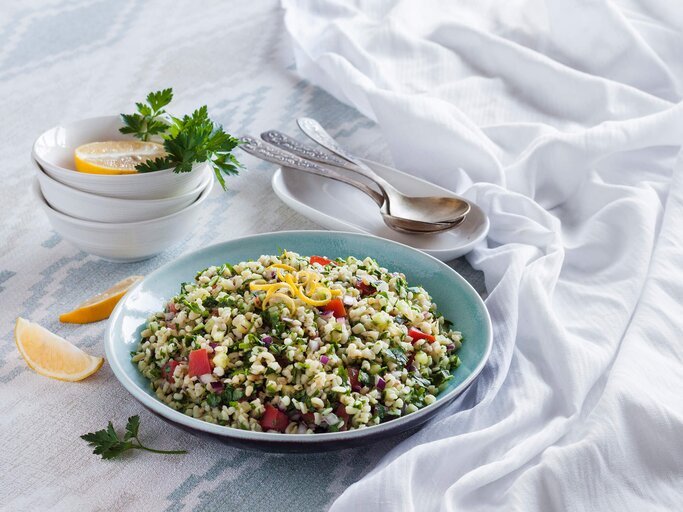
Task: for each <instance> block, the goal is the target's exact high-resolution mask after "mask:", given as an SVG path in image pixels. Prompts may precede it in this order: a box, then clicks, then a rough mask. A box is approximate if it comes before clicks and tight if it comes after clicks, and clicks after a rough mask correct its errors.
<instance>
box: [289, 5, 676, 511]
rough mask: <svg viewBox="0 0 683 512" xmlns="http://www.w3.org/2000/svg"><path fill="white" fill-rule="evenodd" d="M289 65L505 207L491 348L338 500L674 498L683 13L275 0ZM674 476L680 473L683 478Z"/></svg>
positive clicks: (442, 178) (389, 505)
mask: <svg viewBox="0 0 683 512" xmlns="http://www.w3.org/2000/svg"><path fill="white" fill-rule="evenodd" d="M282 4H283V6H284V8H285V10H286V12H285V25H286V28H287V30H288V32H289V34H290V36H291V38H292V44H293V48H294V53H295V58H296V62H297V69H298V71H299V73H300V74H301V75H302V76H304V77H305V78H307V79H308V80H310V81H311V82H313V83H315V84H317V85H319V86H321V87H323V88H325V89H326V90H327V91H328V92H330V93H331V94H333V95H334V96H335V97H337V98H338V99H339V100H341V101H344V102H346V103H348V104H350V105H352V106H354V107H355V108H356V109H358V110H359V111H360V112H361V113H363V114H364V115H366V116H367V117H369V118H371V119H373V120H374V121H376V122H377V123H378V124H379V126H380V128H381V129H382V133H383V135H384V137H385V140H386V142H387V144H388V146H389V148H390V150H391V153H392V156H393V160H394V163H395V164H396V166H397V167H399V168H400V169H402V170H404V171H408V172H412V173H414V174H416V175H420V176H421V177H424V178H427V179H430V180H432V181H434V182H436V183H438V184H440V185H442V186H446V187H448V188H450V189H452V190H454V191H457V192H459V193H463V194H465V195H466V197H468V198H470V199H471V200H473V201H475V202H477V204H479V205H480V206H481V207H482V208H483V209H484V210H485V211H486V213H487V215H488V216H489V218H490V220H491V231H490V234H489V237H488V240H487V241H486V242H485V243H482V244H480V245H479V246H478V247H476V248H475V250H474V251H473V252H472V253H471V254H470V255H469V256H468V259H469V261H470V263H471V264H472V265H473V266H474V267H475V268H479V269H481V270H483V271H484V274H485V277H486V284H487V288H488V290H489V295H488V298H487V300H486V302H487V306H488V308H489V311H490V312H491V316H492V319H493V323H494V332H495V340H494V351H493V353H492V355H491V359H490V361H489V363H488V365H487V367H486V368H485V370H484V371H483V373H482V375H481V376H480V378H479V379H478V380H477V382H476V383H475V385H473V386H472V387H471V388H470V389H469V390H468V391H467V392H466V393H465V394H464V395H463V396H461V397H460V398H459V399H458V400H457V401H456V402H455V403H453V404H452V405H451V406H449V407H448V409H447V410H446V411H445V412H443V413H441V414H439V415H438V416H437V418H436V419H435V420H433V421H431V422H430V423H429V424H428V425H427V426H426V427H425V428H424V429H422V430H421V431H420V432H419V433H417V434H415V435H414V436H412V437H410V438H408V439H406V440H405V441H403V442H402V443H401V444H399V445H398V446H397V447H396V448H395V449H394V450H393V451H392V452H390V453H389V454H388V455H387V456H386V457H385V458H384V460H383V461H382V462H381V463H380V464H379V466H378V467H377V468H375V469H374V470H373V471H372V472H370V473H369V474H368V475H367V476H366V477H364V478H363V479H362V480H360V481H359V482H357V483H356V484H354V485H352V486H351V487H350V488H349V489H348V490H347V491H346V492H345V493H344V494H343V495H342V496H341V497H340V498H339V499H338V500H337V502H336V503H335V504H334V505H333V507H332V509H333V510H352V509H353V508H356V509H362V510H367V509H375V508H376V509H380V510H463V509H464V510H469V509H473V510H499V509H500V508H505V509H512V510H624V509H625V510H663V509H670V510H675V509H676V508H677V507H678V506H679V503H680V500H681V498H683V493H682V491H681V490H680V485H679V484H680V482H681V481H683V466H682V465H681V464H680V463H677V462H676V460H675V456H674V455H673V454H675V453H678V454H680V453H681V451H682V450H683V438H682V437H681V436H680V435H678V436H676V434H675V433H676V432H680V431H681V429H683V403H681V400H680V399H679V398H678V394H677V393H676V391H674V390H680V389H683V377H682V375H683V372H681V371H680V363H681V360H683V349H681V344H680V343H679V342H678V340H677V336H678V335H679V333H680V332H681V331H683V315H681V311H680V308H681V306H680V298H681V297H683V284H682V283H683V271H681V270H680V268H681V263H683V249H681V247H682V246H683V244H681V242H682V240H681V239H680V238H681V235H680V229H678V230H677V229H675V226H676V224H677V222H680V219H681V218H682V217H681V213H683V212H682V211H681V196H682V194H683V186H682V184H681V166H682V165H683V164H682V163H681V160H680V159H678V160H677V155H678V154H679V152H680V146H681V144H682V143H683V103H681V99H682V96H683V66H682V65H681V64H680V62H679V59H678V58H677V57H676V56H677V55H681V54H683V37H681V30H680V26H679V25H680V20H681V17H680V13H678V12H677V10H676V9H677V8H676V7H675V6H674V5H673V4H668V3H664V2H659V1H656V0H646V1H643V2H639V3H637V4H636V3H633V2H628V1H622V2H605V3H594V2H588V3H583V4H581V6H576V5H575V4H573V3H571V2H567V1H564V0H547V1H540V0H539V1H536V0H518V1H513V2H494V1H482V2H476V3H474V2H473V3H467V4H464V3H461V2H458V3H454V2H446V1H438V0H430V1H426V2H414V1H405V0H404V1H395V2H389V1H380V2H372V3H369V2H362V1H356V2H337V1H335V0H323V1H313V0H283V1H282ZM677 482H678V483H677Z"/></svg>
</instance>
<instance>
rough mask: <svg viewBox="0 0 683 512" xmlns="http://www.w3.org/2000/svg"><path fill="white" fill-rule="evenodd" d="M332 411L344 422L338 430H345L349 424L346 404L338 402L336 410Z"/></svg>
mask: <svg viewBox="0 0 683 512" xmlns="http://www.w3.org/2000/svg"><path fill="white" fill-rule="evenodd" d="M334 413H335V414H336V415H337V416H339V419H340V420H342V421H343V422H344V424H343V425H342V426H341V428H340V429H339V430H346V429H347V427H348V426H349V415H348V414H347V413H346V406H345V405H344V404H339V407H337V410H336V411H334Z"/></svg>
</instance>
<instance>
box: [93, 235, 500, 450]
mask: <svg viewBox="0 0 683 512" xmlns="http://www.w3.org/2000/svg"><path fill="white" fill-rule="evenodd" d="M288 234H291V235H300V234H308V235H315V234H325V235H326V236H329V235H330V234H336V235H344V236H350V237H352V238H361V239H362V238H371V239H375V240H382V242H383V243H386V244H388V245H395V246H401V247H402V248H404V249H407V250H409V251H412V252H416V253H419V254H420V256H421V257H424V258H428V259H431V260H433V261H434V262H435V263H436V264H437V265H439V266H441V267H443V269H444V271H446V272H450V273H451V274H453V275H454V276H455V278H456V280H458V281H460V284H461V285H462V286H463V287H464V288H465V289H467V290H468V291H469V292H470V293H471V294H472V296H473V297H474V300H475V302H477V305H478V306H479V307H480V308H481V310H482V312H483V317H484V318H485V323H486V325H485V328H486V330H487V332H486V350H485V351H484V356H483V357H482V358H481V360H480V361H479V362H478V363H477V365H476V366H475V367H474V369H473V370H472V372H471V373H470V375H469V376H467V377H466V378H465V379H464V380H463V381H462V382H461V383H460V384H459V385H458V386H456V387H455V388H453V389H452V390H450V391H449V392H448V393H446V394H445V395H439V396H438V398H437V400H436V401H435V402H433V403H431V404H429V405H427V406H425V407H423V408H422V409H419V410H418V411H416V412H413V413H411V414H408V415H406V416H402V417H400V418H397V419H394V420H391V421H388V422H386V423H380V424H379V425H372V426H369V427H365V428H362V429H357V430H348V431H345V432H323V433H318V434H312V435H302V434H280V433H271V432H256V431H252V430H241V429H237V428H233V427H228V426H224V425H216V424H214V423H208V422H206V421H202V420H200V419H197V418H193V417H191V416H187V415H186V414H184V413H182V412H180V411H176V410H175V409H172V408H171V407H169V406H168V405H166V404H164V403H163V402H161V401H160V400H158V399H157V398H155V397H153V396H150V395H149V394H148V393H147V391H145V390H144V389H142V388H141V387H140V386H139V385H138V384H137V383H136V382H134V381H133V380H132V379H131V378H130V377H129V376H128V374H127V373H126V370H125V369H124V368H123V364H130V361H129V360H126V361H120V360H119V358H118V357H117V356H116V352H115V351H114V349H113V343H114V332H113V327H114V324H115V323H116V319H117V318H118V317H119V315H121V311H122V310H123V307H124V305H125V303H126V297H127V296H129V294H130V292H132V291H134V290H135V289H137V288H138V287H139V286H142V285H143V284H144V282H145V280H146V279H148V278H150V277H152V276H156V275H158V274H161V273H163V272H165V271H166V270H167V269H168V267H171V266H173V265H176V264H178V263H179V262H183V261H189V260H191V259H192V258H193V257H194V256H195V254H196V253H198V252H203V251H207V250H211V249H215V248H216V247H218V246H222V245H226V244H234V243H236V242H239V241H240V240H248V239H255V238H268V237H272V236H283V235H288ZM492 347H493V325H492V323H491V316H490V314H489V312H488V309H487V308H486V304H484V301H483V300H482V299H481V297H480V296H479V294H478V293H477V291H476V290H475V289H474V288H473V287H472V285H471V284H470V283H468V282H467V280H465V278H463V277H462V276H461V275H460V274H458V272H456V271H455V270H454V269H452V268H451V267H449V266H448V265H446V264H445V263H443V262H442V261H439V260H438V259H436V258H434V257H433V256H430V255H429V254H426V253H424V252H422V251H419V250H417V249H414V248H412V247H410V246H408V245H405V244H402V243H399V242H394V241H392V240H387V239H384V238H380V237H376V236H373V235H368V234H364V233H352V232H346V231H328V230H290V231H273V232H268V233H259V234H256V235H248V236H242V237H238V238H233V239H230V240H226V241H224V242H220V243H217V244H213V245H208V246H206V247H202V248H201V249H198V250H196V251H192V252H189V253H187V254H184V255H182V256H180V257H179V258H176V259H174V260H172V261H169V262H167V263H165V264H164V265H162V266H161V267H159V268H158V269H156V270H154V271H153V272H151V273H150V274H148V275H147V276H145V279H143V280H142V281H140V282H139V283H137V284H136V285H135V286H133V287H132V288H131V289H130V290H129V292H128V293H127V294H126V295H124V296H123V299H122V300H120V301H119V303H118V304H117V305H116V307H115V308H114V311H113V312H112V314H111V316H110V318H109V321H108V324H107V329H106V331H105V340H104V350H105V354H106V356H107V361H108V363H109V366H110V367H111V369H112V371H113V372H114V375H115V376H116V378H117V379H118V381H119V382H120V383H121V385H122V386H123V387H124V388H125V389H126V390H127V391H128V392H129V393H130V394H131V395H133V397H135V398H136V399H137V400H138V401H139V402H141V403H142V404H143V405H144V406H145V407H147V408H148V409H149V410H151V411H152V412H154V413H156V414H157V415H160V416H162V417H163V418H165V419H167V420H169V421H171V422H172V423H176V424H179V425H180V426H183V427H186V428H190V429H194V430H198V431H200V432H204V433H208V434H213V435H217V436H220V437H226V438H232V439H236V440H241V441H247V442H259V441H260V442H268V443H272V444H302V443H304V444H312V445H315V444H319V443H323V444H326V443H330V442H335V441H339V442H342V441H348V440H352V439H356V440H358V439H362V438H364V437H366V436H369V435H373V436H376V435H381V434H382V433H386V434H387V435H389V434H391V433H392V432H393V431H394V430H397V429H399V430H403V429H401V426H404V427H405V428H408V425H415V424H419V423H422V422H424V421H426V419H427V418H425V419H423V420H422V421H420V419H421V418H424V417H425V416H428V417H429V416H432V415H433V414H435V413H436V411H437V410H438V409H440V408H441V407H443V406H445V405H446V404H448V403H449V402H450V401H451V400H453V399H454V398H455V397H457V396H458V395H459V394H460V393H462V392H463V391H464V390H465V389H466V388H467V387H468V386H469V385H470V384H471V383H472V382H473V381H474V380H475V379H476V378H477V377H478V376H479V374H480V373H481V371H482V369H483V368H484V365H485V364H486V362H487V361H488V359H489V356H490V354H491V349H492Z"/></svg>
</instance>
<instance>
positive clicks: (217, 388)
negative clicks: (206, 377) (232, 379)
mask: <svg viewBox="0 0 683 512" xmlns="http://www.w3.org/2000/svg"><path fill="white" fill-rule="evenodd" d="M211 389H212V390H213V392H214V393H218V394H219V395H220V394H221V393H222V392H223V391H225V385H224V384H223V383H222V382H212V383H211Z"/></svg>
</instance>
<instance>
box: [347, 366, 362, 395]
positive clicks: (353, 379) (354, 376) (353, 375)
mask: <svg viewBox="0 0 683 512" xmlns="http://www.w3.org/2000/svg"><path fill="white" fill-rule="evenodd" d="M347 372H348V374H349V384H351V391H360V388H362V387H363V386H361V385H360V382H358V374H359V373H360V370H359V369H358V368H353V367H351V368H349V369H348V370H347Z"/></svg>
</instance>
